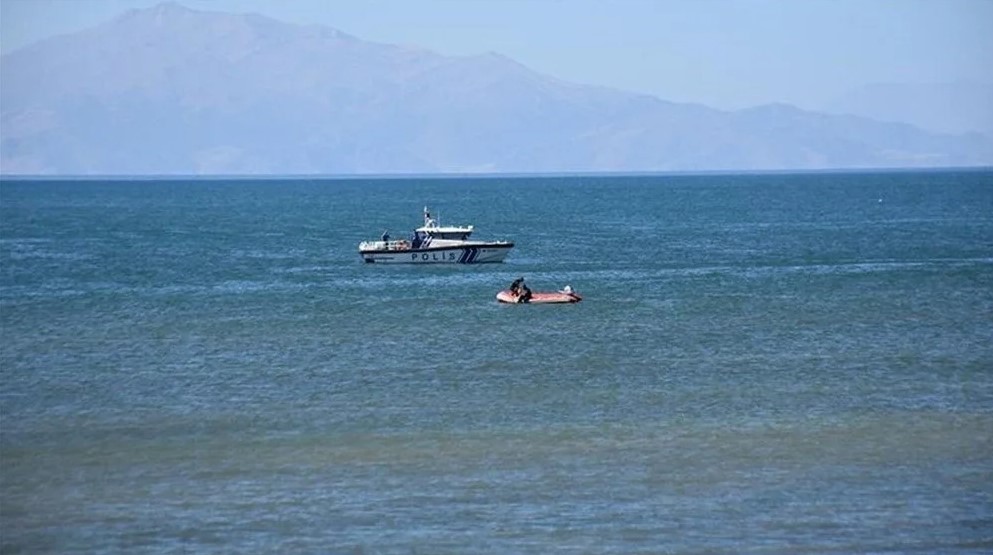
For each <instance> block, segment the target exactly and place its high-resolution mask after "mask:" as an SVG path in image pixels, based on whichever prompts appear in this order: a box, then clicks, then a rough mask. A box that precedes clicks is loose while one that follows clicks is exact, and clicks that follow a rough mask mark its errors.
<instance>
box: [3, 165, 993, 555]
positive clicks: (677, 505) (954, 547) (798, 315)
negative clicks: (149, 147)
mask: <svg viewBox="0 0 993 555" xmlns="http://www.w3.org/2000/svg"><path fill="white" fill-rule="evenodd" d="M424 206H428V207H429V208H430V209H431V210H432V214H433V215H434V216H436V217H439V218H440V219H441V222H442V223H443V224H472V225H474V226H475V229H476V232H475V234H474V237H476V238H479V239H506V240H512V241H514V242H515V243H516V246H515V248H514V249H513V251H512V252H511V254H510V256H509V257H508V258H507V260H506V262H504V263H502V264H491V265H445V266H440V265H439V266H390V265H378V264H364V263H362V261H361V259H360V257H359V255H358V252H357V245H358V243H359V242H360V241H362V240H371V239H376V238H378V237H379V236H380V235H381V234H382V233H383V231H384V230H386V229H388V230H389V231H390V233H391V235H392V236H393V237H402V236H404V235H405V234H407V233H409V232H410V231H411V230H412V229H413V228H414V227H416V226H417V225H419V224H420V221H421V212H422V210H423V208H424ZM517 277H524V278H525V280H526V282H527V283H528V284H529V286H530V287H531V288H532V289H534V290H536V291H541V290H556V289H559V288H561V287H563V286H565V285H567V284H568V285H571V286H572V287H573V288H574V289H575V290H577V291H578V292H579V293H580V294H581V295H582V296H583V297H584V299H583V301H582V302H581V303H578V304H576V305H545V306H517V305H502V304H499V303H497V302H496V300H495V297H494V296H495V294H496V293H497V292H498V291H499V290H500V289H503V288H505V287H506V286H507V285H508V284H509V283H510V282H511V281H512V280H513V279H515V278H517ZM0 323H2V330H0V340H2V343H0V349H2V350H0V551H2V552H3V553H12V554H13V553H88V554H92V553H155V554H159V553H207V554H209V553H288V554H294V553H300V554H311V553H330V554H345V553H348V554H353V553H359V554H377V553H384V554H392V553H402V554H409V553H425V554H435V553H508V554H518V553H519V554H539V553H598V554H599V553H604V554H621V553H624V554H626V553H728V554H731V553H762V554H792V553H989V552H991V551H993V172H990V171H985V170H978V171H931V172H899V171H897V172H879V173H810V174H796V175H790V174H765V175H763V174H753V175H722V174H717V175H649V176H555V177H516V178H513V177H477V178H398V179H330V178H328V179H293V178H286V179H271V180H270V179H248V180H235V179H232V180H226V179H175V180H169V179H144V180H127V179H114V180H102V179H86V180H75V181H74V180H62V181H44V180H27V181H14V180H5V181H3V182H2V183H0Z"/></svg>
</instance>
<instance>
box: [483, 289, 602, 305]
mask: <svg viewBox="0 0 993 555" xmlns="http://www.w3.org/2000/svg"><path fill="white" fill-rule="evenodd" d="M496 298H497V300H498V301H500V302H501V303H509V304H568V303H578V302H579V301H581V300H583V298H582V297H580V296H579V295H578V294H576V292H575V291H572V290H565V291H534V292H532V293H531V298H530V299H528V300H527V301H524V303H521V302H520V301H519V300H518V296H517V295H516V294H514V293H511V292H510V290H509V289H504V290H503V291H500V292H499V293H497V296H496Z"/></svg>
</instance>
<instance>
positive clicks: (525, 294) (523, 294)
mask: <svg viewBox="0 0 993 555" xmlns="http://www.w3.org/2000/svg"><path fill="white" fill-rule="evenodd" d="M530 300H531V289H529V288H528V286H527V285H524V284H523V283H522V284H521V287H520V293H519V294H518V296H517V302H519V303H526V302H528V301H530Z"/></svg>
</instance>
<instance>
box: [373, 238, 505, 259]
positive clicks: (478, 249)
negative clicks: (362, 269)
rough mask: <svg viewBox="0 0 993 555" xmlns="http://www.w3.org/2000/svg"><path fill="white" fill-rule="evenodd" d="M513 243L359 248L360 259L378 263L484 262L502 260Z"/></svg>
mask: <svg viewBox="0 0 993 555" xmlns="http://www.w3.org/2000/svg"><path fill="white" fill-rule="evenodd" d="M513 247H514V244H513V243H502V244H491V245H486V244H480V245H464V246H460V247H434V248H426V249H407V250H382V249H360V250H359V254H360V255H362V259H363V260H365V261H366V262H369V263H378V264H485V263H490V262H503V259H504V258H507V255H508V254H509V253H510V249H512V248H513Z"/></svg>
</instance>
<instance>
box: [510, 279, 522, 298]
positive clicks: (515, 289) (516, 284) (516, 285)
mask: <svg viewBox="0 0 993 555" xmlns="http://www.w3.org/2000/svg"><path fill="white" fill-rule="evenodd" d="M523 284H524V278H517V279H515V280H514V281H513V282H512V283H511V284H510V292H511V293H513V294H515V295H516V294H518V293H520V290H521V286H522V285H523Z"/></svg>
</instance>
